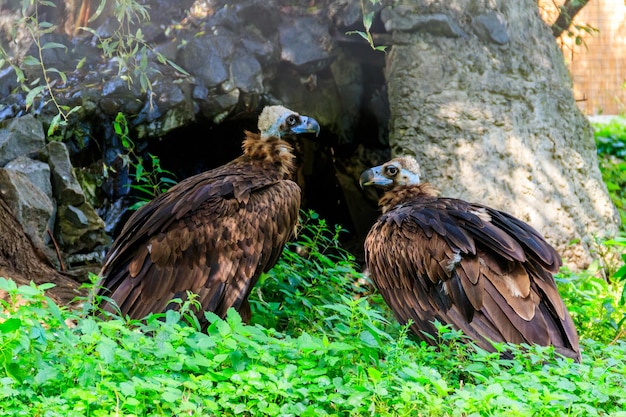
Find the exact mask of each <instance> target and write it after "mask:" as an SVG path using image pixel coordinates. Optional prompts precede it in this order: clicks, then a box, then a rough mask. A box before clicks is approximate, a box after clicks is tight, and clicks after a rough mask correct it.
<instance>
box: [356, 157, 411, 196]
mask: <svg viewBox="0 0 626 417" xmlns="http://www.w3.org/2000/svg"><path fill="white" fill-rule="evenodd" d="M419 183H420V166H419V164H418V163H417V161H416V160H415V158H413V157H411V156H402V157H398V158H394V159H392V160H391V161H389V162H385V163H384V164H382V165H379V166H377V167H373V168H370V169H368V170H365V171H363V173H362V174H361V178H359V184H360V185H361V188H363V187H366V186H371V185H373V186H376V187H379V188H382V189H384V190H389V189H391V188H393V187H396V186H407V185H417V184H419Z"/></svg>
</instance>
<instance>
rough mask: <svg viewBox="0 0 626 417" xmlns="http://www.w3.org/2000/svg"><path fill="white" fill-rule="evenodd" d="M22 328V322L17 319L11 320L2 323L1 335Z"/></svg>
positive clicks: (0, 325)
mask: <svg viewBox="0 0 626 417" xmlns="http://www.w3.org/2000/svg"><path fill="white" fill-rule="evenodd" d="M20 327H22V320H20V319H16V318H10V319H8V320H6V321H4V322H2V323H0V333H9V332H13V331H15V330H17V329H19V328H20Z"/></svg>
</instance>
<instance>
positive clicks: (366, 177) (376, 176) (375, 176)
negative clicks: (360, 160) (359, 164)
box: [359, 165, 393, 188]
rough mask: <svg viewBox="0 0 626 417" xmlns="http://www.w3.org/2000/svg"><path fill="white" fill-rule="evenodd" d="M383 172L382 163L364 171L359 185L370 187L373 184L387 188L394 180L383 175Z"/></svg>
mask: <svg viewBox="0 0 626 417" xmlns="http://www.w3.org/2000/svg"><path fill="white" fill-rule="evenodd" d="M381 172H382V165H381V166H377V167H374V168H370V169H366V170H365V171H363V173H362V174H361V177H360V178H359V185H360V186H361V188H364V187H369V186H371V185H374V186H378V187H381V188H385V187H389V186H390V185H392V184H393V181H392V180H390V179H389V178H387V177H385V176H383V175H382V174H381Z"/></svg>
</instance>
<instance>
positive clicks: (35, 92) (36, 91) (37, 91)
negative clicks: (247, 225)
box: [25, 85, 46, 108]
mask: <svg viewBox="0 0 626 417" xmlns="http://www.w3.org/2000/svg"><path fill="white" fill-rule="evenodd" d="M45 90H46V86H45V85H39V86H37V87H35V88H33V89H32V90H30V91H29V92H28V94H27V95H26V100H25V103H26V108H30V107H31V106H32V105H33V102H34V101H35V98H37V97H39V96H42V95H43V93H44V91H45Z"/></svg>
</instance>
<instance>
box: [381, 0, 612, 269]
mask: <svg viewBox="0 0 626 417" xmlns="http://www.w3.org/2000/svg"><path fill="white" fill-rule="evenodd" d="M382 17H383V21H384V22H385V27H386V29H387V30H388V31H392V33H393V39H394V41H393V43H394V45H393V47H392V48H391V51H390V53H389V54H388V58H387V72H386V77H387V81H388V87H389V101H390V110H391V122H390V129H391V133H390V145H391V149H392V153H394V154H396V155H397V154H402V153H408V154H413V155H415V156H416V157H417V158H418V160H419V161H420V163H421V165H422V177H423V179H424V180H426V181H429V182H431V183H433V184H435V185H436V186H437V187H438V188H439V189H440V190H441V191H442V194H443V195H446V196H450V197H459V198H463V199H466V200H470V201H475V202H480V203H484V204H487V205H490V206H493V207H495V208H498V209H503V210H505V211H508V212H510V213H512V214H514V215H516V216H517V217H519V218H521V219H522V220H524V221H526V222H528V223H530V224H531V225H532V226H534V227H535V228H537V229H538V230H539V231H540V232H542V233H543V234H545V235H546V237H547V238H548V240H549V241H550V242H551V243H553V244H554V245H556V246H557V248H558V249H559V250H560V252H561V255H562V256H563V257H564V258H565V259H566V261H567V262H568V263H569V264H570V265H572V266H575V267H585V266H586V265H588V263H589V262H590V260H591V259H592V253H591V245H592V243H591V242H590V240H591V239H592V237H594V236H604V235H605V234H608V235H613V236H614V235H615V233H616V232H617V224H618V222H619V220H618V217H617V213H616V210H615V207H614V206H613V204H612V203H611V201H610V199H609V196H608V192H607V190H606V186H605V185H604V183H603V182H602V179H601V176H600V172H599V169H598V161H597V156H596V148H595V143H594V139H593V132H592V129H591V127H590V125H589V122H588V121H587V119H586V118H585V117H584V115H583V114H582V113H581V112H580V111H579V110H578V108H577V107H576V104H575V101H574V97H573V94H572V91H571V81H570V78H569V74H568V72H567V69H566V67H565V64H564V60H563V56H562V54H561V51H560V50H559V49H558V47H557V45H556V43H555V40H554V37H553V36H552V32H551V29H550V27H548V26H547V25H546V24H545V23H544V22H543V21H542V20H541V18H540V16H539V12H538V7H537V3H536V2H535V1H532V0H521V1H508V0H493V1H486V0H478V1H469V0H453V1H450V2H445V3H443V2H441V3H439V2H435V3H433V2H431V1H428V0H417V1H412V2H410V3H407V4H406V5H401V4H398V5H395V6H394V8H392V9H388V10H386V11H384V13H383V16H382ZM572 242H576V243H574V244H573V243H572Z"/></svg>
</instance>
